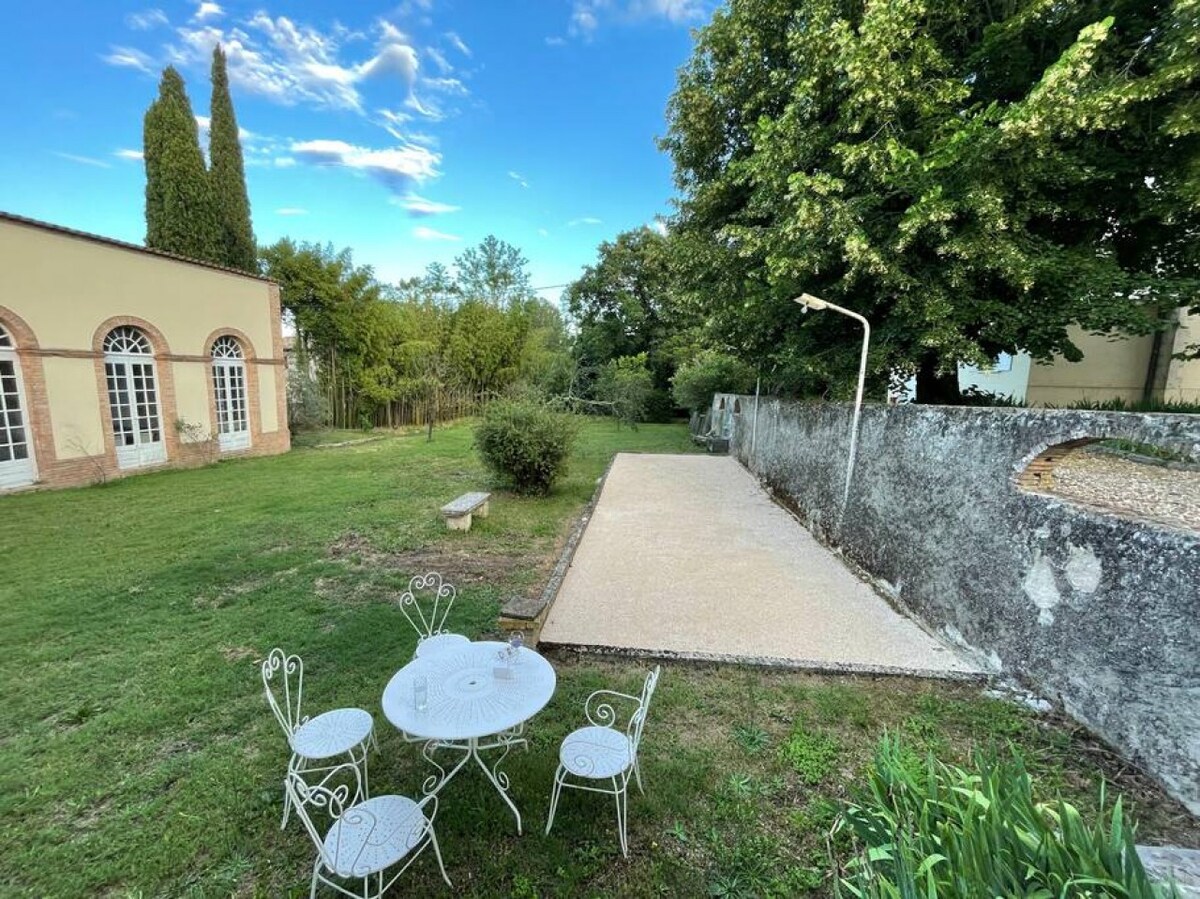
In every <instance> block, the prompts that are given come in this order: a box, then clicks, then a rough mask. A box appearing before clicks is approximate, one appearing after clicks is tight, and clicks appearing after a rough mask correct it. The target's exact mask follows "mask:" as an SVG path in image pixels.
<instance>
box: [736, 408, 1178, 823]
mask: <svg viewBox="0 0 1200 899" xmlns="http://www.w3.org/2000/svg"><path fill="white" fill-rule="evenodd" d="M720 399H721V398H720V397H718V398H716V399H715V400H714V404H717V403H719V401H720ZM727 400H729V398H727ZM726 407H727V408H730V407H731V401H727V403H726ZM740 408H741V410H742V412H741V414H739V415H735V416H734V427H733V446H732V452H734V453H735V454H736V455H737V456H738V458H739V459H740V460H741V461H742V463H743V464H745V465H746V466H747V467H748V468H749V469H750V470H751V471H752V472H754V473H755V474H756V475H758V476H759V477H760V478H761V479H762V481H763V482H764V483H765V484H766V485H767V487H768V488H770V489H772V490H774V491H775V492H776V494H777V496H778V497H779V498H780V499H781V500H782V501H783V502H785V503H786V504H787V505H789V506H791V507H792V508H793V509H794V510H795V511H796V512H797V513H798V514H799V515H800V517H801V518H802V520H804V521H805V522H806V524H807V525H808V526H809V528H810V529H811V530H812V531H813V532H814V534H816V536H817V537H818V539H821V540H822V541H824V542H826V543H827V544H830V545H834V546H837V547H839V548H840V551H841V552H842V553H843V555H844V557H845V558H846V559H847V560H848V561H849V562H850V563H852V564H853V565H855V566H857V567H858V568H860V569H861V570H862V571H863V572H864V573H865V574H866V575H867V576H868V577H870V578H871V579H873V580H874V581H875V583H876V585H877V586H878V587H879V589H880V590H881V591H882V592H884V593H885V594H886V595H888V596H890V597H891V599H892V600H893V602H895V603H896V604H897V605H899V606H901V607H903V608H905V609H907V610H909V611H910V612H912V613H913V614H915V615H916V616H917V617H919V618H921V619H923V620H924V621H925V622H926V624H928V625H929V626H930V627H932V628H933V629H935V630H937V631H939V632H940V633H941V634H942V635H943V636H945V637H946V638H948V639H949V640H951V641H953V642H955V643H957V644H959V645H960V646H962V647H963V648H964V649H965V650H966V651H968V652H969V653H971V654H973V655H974V656H975V657H976V659H977V660H979V661H982V662H983V663H985V664H986V665H987V666H988V667H989V668H990V669H991V670H993V671H995V672H997V673H999V674H1003V675H1005V676H1007V677H1010V678H1013V679H1016V680H1018V681H1021V682H1023V683H1024V684H1025V685H1027V686H1029V687H1031V688H1032V689H1035V690H1036V691H1038V692H1040V693H1041V694H1042V695H1044V696H1047V697H1050V698H1056V699H1058V700H1060V701H1061V702H1062V704H1063V706H1064V707H1065V708H1066V710H1067V711H1068V712H1069V713H1070V714H1071V715H1073V716H1074V717H1075V718H1077V719H1078V720H1079V721H1081V722H1082V723H1084V724H1085V725H1087V726H1088V727H1089V728H1091V729H1092V730H1093V731H1094V732H1095V733H1097V734H1098V735H1099V736H1101V737H1102V738H1104V739H1106V740H1107V741H1108V742H1110V743H1112V744H1113V745H1114V746H1116V747H1117V748H1119V749H1120V750H1121V751H1122V752H1124V753H1125V754H1126V755H1127V756H1128V757H1130V758H1131V759H1133V760H1134V761H1135V762H1138V763H1139V764H1141V765H1143V766H1144V767H1145V768H1146V769H1147V770H1148V771H1150V772H1151V773H1153V774H1154V775H1156V776H1157V777H1158V778H1160V779H1161V780H1162V781H1163V783H1164V784H1165V785H1166V786H1167V787H1168V789H1170V790H1171V792H1172V793H1173V794H1175V795H1176V796H1178V797H1179V798H1181V799H1182V800H1183V801H1184V802H1185V803H1186V804H1187V805H1188V806H1189V808H1190V809H1191V810H1192V811H1193V812H1194V813H1196V814H1200V533H1197V532H1196V531H1192V530H1181V529H1173V528H1168V527H1165V526H1162V525H1155V524H1150V523H1146V522H1143V521H1138V520H1135V519H1131V518H1127V517H1121V516H1118V515H1115V514H1110V513H1107V512H1105V511H1103V510H1101V509H1097V508H1091V507H1083V506H1079V505H1074V504H1072V503H1069V502H1066V501H1063V500H1061V499H1057V498H1055V497H1054V496H1051V495H1048V494H1046V493H1042V492H1037V491H1038V490H1039V489H1040V488H1039V480H1038V479H1037V478H1032V477H1030V476H1025V477H1024V478H1022V475H1023V474H1024V473H1025V471H1026V469H1027V468H1028V467H1029V466H1030V464H1031V463H1036V464H1035V466H1034V467H1035V469H1036V470H1037V473H1038V477H1039V478H1041V479H1048V478H1052V477H1053V462H1054V459H1055V457H1056V456H1057V455H1061V453H1059V452H1058V451H1056V450H1055V447H1058V446H1059V445H1061V444H1073V445H1074V446H1078V445H1080V443H1081V442H1083V443H1086V442H1088V438H1093V439H1094V438H1105V437H1124V438H1126V439H1130V440H1136V441H1138V442H1142V443H1151V444H1157V445H1161V446H1165V447H1170V448H1174V449H1177V450H1180V451H1183V452H1185V453H1188V454H1191V455H1200V416H1194V415H1142V414H1134V413H1105V412H1084V411H1073V410H1043V409H1036V410H1035V409H976V408H949V407H929V406H897V407H880V406H870V407H867V408H865V409H864V410H863V416H862V424H861V431H860V434H859V452H858V461H857V463H856V466H855V470H854V474H853V480H852V484H851V488H850V500H849V503H848V506H847V508H846V511H845V515H844V520H841V519H842V515H841V512H840V506H841V499H842V489H843V481H844V477H845V464H846V455H847V450H848V445H849V432H850V425H851V416H852V409H851V407H849V406H846V405H803V404H797V403H783V402H780V401H778V400H763V401H762V402H761V404H760V406H759V408H758V410H757V415H756V412H755V401H754V398H753V397H750V398H747V397H741V403H740ZM1040 483H1041V484H1044V483H1045V480H1042V481H1041V482H1040Z"/></svg>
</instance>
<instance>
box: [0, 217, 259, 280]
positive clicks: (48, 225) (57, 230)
mask: <svg viewBox="0 0 1200 899" xmlns="http://www.w3.org/2000/svg"><path fill="white" fill-rule="evenodd" d="M0 222H12V223H13V224H16V225H25V226H27V227H30V228H40V229H41V230H43V231H49V232H51V233H54V234H62V235H65V236H67V237H75V238H78V239H80V240H90V241H92V243H98V244H103V245H105V246H110V247H116V248H118V249H121V250H130V251H132V252H134V253H142V254H144V255H146V256H156V257H158V258H159V259H169V260H171V261H172V262H183V263H186V264H187V265H195V266H199V267H200V268H206V269H209V270H211V271H215V272H221V273H223V274H226V275H237V276H238V277H241V278H250V279H252V280H254V281H262V282H264V283H266V284H278V283H279V282H278V281H276V280H275V279H274V278H268V277H267V276H266V275H256V274H251V273H250V272H244V271H242V270H241V269H236V268H230V267H229V266H226V265H218V264H217V263H215V262H208V261H206V260H203V259H193V258H191V257H190V256H181V255H179V254H178V253H170V252H167V251H166V250H155V249H152V248H150V247H146V246H142V245H141V244H136V243H129V242H127V241H124V240H117V239H116V238H113V237H105V236H104V235H102V234H93V233H91V232H90V231H78V230H76V229H75V228H67V227H65V226H63V225H55V224H54V223H52V222H43V221H41V220H39V219H31V218H28V217H26V216H23V215H16V214H15V213H12V212H5V211H3V210H0Z"/></svg>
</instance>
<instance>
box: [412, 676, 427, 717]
mask: <svg viewBox="0 0 1200 899" xmlns="http://www.w3.org/2000/svg"><path fill="white" fill-rule="evenodd" d="M413 706H414V707H415V708H416V710H417V711H418V712H423V711H425V710H426V709H427V708H429V678H427V677H425V676H424V675H419V676H417V677H414V678H413Z"/></svg>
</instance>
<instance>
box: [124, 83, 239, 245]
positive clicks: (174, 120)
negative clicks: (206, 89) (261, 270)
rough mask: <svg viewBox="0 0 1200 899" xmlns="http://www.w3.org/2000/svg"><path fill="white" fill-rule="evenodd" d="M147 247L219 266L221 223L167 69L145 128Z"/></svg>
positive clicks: (188, 110) (178, 89)
mask: <svg viewBox="0 0 1200 899" xmlns="http://www.w3.org/2000/svg"><path fill="white" fill-rule="evenodd" d="M143 151H144V157H145V164H146V246H148V247H150V248H152V249H155V250H166V251H167V252H170V253H178V254H179V255H181V256H188V257H190V258H193V259H203V260H207V261H210V262H222V261H223V257H222V255H221V253H220V245H221V238H220V220H219V217H218V214H217V208H216V202H215V201H214V198H213V192H212V184H211V182H210V181H209V177H208V170H207V169H206V168H205V165H204V155H203V153H202V152H201V151H200V135H199V131H198V129H197V127H196V118H195V116H194V115H193V114H192V104H191V102H190V101H189V100H188V96H187V90H186V88H185V87H184V83H183V78H182V77H181V76H180V74H179V72H177V71H176V70H175V68H174V67H172V66H168V67H167V68H166V69H165V70H164V71H163V74H162V80H161V81H160V82H159V86H158V97H157V98H156V99H155V100H154V102H153V103H151V104H150V108H149V109H147V110H146V117H145V120H144V123H143Z"/></svg>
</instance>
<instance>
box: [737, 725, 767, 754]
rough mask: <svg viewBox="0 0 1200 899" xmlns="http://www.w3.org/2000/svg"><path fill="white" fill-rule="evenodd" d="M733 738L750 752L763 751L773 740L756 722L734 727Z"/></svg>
mask: <svg viewBox="0 0 1200 899" xmlns="http://www.w3.org/2000/svg"><path fill="white" fill-rule="evenodd" d="M733 738H734V739H735V740H736V741H737V743H738V745H739V746H741V747H742V748H743V749H744V750H746V751H747V752H750V753H755V752H762V751H763V749H765V748H766V746H767V744H768V743H769V742H770V741H771V737H770V735H769V734H768V733H767V732H766V731H765V730H763V729H762V728H761V727H758V726H757V725H754V724H738V725H735V726H734V728H733Z"/></svg>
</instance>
